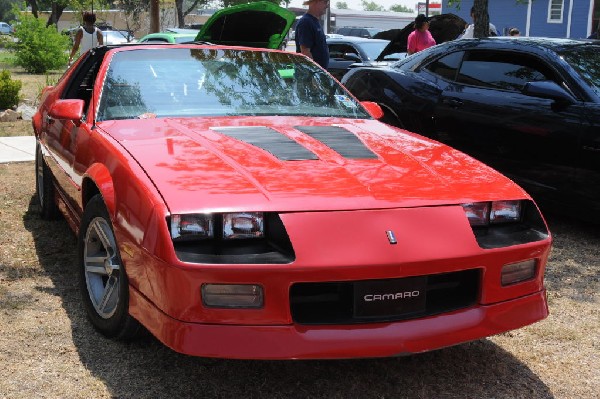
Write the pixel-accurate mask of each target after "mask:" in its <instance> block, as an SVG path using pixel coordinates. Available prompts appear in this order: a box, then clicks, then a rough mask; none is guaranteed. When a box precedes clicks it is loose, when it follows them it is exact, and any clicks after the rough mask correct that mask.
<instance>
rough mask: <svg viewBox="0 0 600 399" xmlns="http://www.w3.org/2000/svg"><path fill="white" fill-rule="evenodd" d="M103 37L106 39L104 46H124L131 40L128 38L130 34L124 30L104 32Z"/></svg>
mask: <svg viewBox="0 0 600 399" xmlns="http://www.w3.org/2000/svg"><path fill="white" fill-rule="evenodd" d="M102 36H103V37H104V44H107V45H108V44H123V43H129V42H130V41H131V40H130V39H129V38H128V36H129V33H128V32H127V31H124V30H123V31H122V30H103V31H102Z"/></svg>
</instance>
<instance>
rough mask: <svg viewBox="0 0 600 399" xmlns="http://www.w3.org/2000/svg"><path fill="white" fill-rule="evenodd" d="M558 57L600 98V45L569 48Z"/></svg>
mask: <svg viewBox="0 0 600 399" xmlns="http://www.w3.org/2000/svg"><path fill="white" fill-rule="evenodd" d="M560 55H561V56H562V57H563V58H564V60H565V61H566V62H567V63H569V65H571V66H572V67H573V69H575V70H576V71H577V72H578V73H579V75H580V76H581V77H582V78H583V80H584V81H585V82H586V83H587V84H588V85H589V87H590V88H591V89H592V90H593V91H594V93H596V95H597V96H599V97H600V45H597V44H586V45H581V46H577V47H570V48H568V49H567V50H565V51H563V52H561V53H560Z"/></svg>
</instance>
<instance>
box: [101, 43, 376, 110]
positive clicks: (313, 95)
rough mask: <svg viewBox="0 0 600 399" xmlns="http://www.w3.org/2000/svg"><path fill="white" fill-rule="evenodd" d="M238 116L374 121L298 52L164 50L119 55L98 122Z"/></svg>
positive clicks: (108, 78) (113, 62)
mask: <svg viewBox="0 0 600 399" xmlns="http://www.w3.org/2000/svg"><path fill="white" fill-rule="evenodd" d="M238 115H240V116H250V115H300V116H314V117H320V116H327V117H329V116H334V117H346V118H361V119H367V118H370V116H369V115H368V114H367V112H366V111H365V110H364V109H363V108H362V106H361V105H360V104H359V103H358V102H357V101H355V100H354V99H353V98H352V97H351V96H350V95H349V94H348V93H347V92H346V91H345V89H344V88H343V87H342V86H341V85H339V83H337V82H336V81H335V80H334V79H333V78H331V77H330V75H329V74H327V73H325V72H324V71H323V70H322V69H321V68H319V67H318V66H317V65H316V64H314V63H312V62H310V61H308V60H306V59H305V58H304V57H299V56H296V55H295V54H293V53H276V52H262V51H244V50H234V49H189V48H179V49H175V48H174V49H168V50H165V49H164V48H163V49H151V50H148V49H145V50H142V49H140V50H131V51H122V52H118V53H116V54H115V55H114V57H113V59H112V60H111V63H110V67H109V69H108V71H107V74H106V78H105V81H104V84H103V89H102V94H101V99H100V104H99V107H98V115H97V120H98V121H103V120H111V119H135V118H154V117H156V118H160V117H191V116H238Z"/></svg>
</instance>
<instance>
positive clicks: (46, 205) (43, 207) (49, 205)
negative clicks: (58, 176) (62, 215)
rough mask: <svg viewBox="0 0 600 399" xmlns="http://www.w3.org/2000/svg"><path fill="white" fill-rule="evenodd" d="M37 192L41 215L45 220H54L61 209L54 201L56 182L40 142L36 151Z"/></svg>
mask: <svg viewBox="0 0 600 399" xmlns="http://www.w3.org/2000/svg"><path fill="white" fill-rule="evenodd" d="M40 166H41V168H42V175H43V176H42V188H41V189H42V192H40V184H39V179H40V176H39V174H38V168H39V167H40ZM35 193H36V196H37V199H38V202H39V203H40V216H41V217H42V219H45V220H53V219H56V218H57V217H58V214H59V211H58V207H57V206H56V203H55V202H54V183H53V182H52V175H51V173H50V169H49V168H48V165H46V162H45V161H44V157H43V156H42V148H41V147H40V145H39V144H38V145H37V147H36V151H35Z"/></svg>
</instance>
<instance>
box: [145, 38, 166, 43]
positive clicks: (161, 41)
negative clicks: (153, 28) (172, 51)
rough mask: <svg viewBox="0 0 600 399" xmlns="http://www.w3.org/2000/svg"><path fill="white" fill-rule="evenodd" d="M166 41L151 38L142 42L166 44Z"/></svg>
mask: <svg viewBox="0 0 600 399" xmlns="http://www.w3.org/2000/svg"><path fill="white" fill-rule="evenodd" d="M168 42H169V41H168V40H167V39H163V38H162V37H153V38H150V39H148V40H144V43H168Z"/></svg>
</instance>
